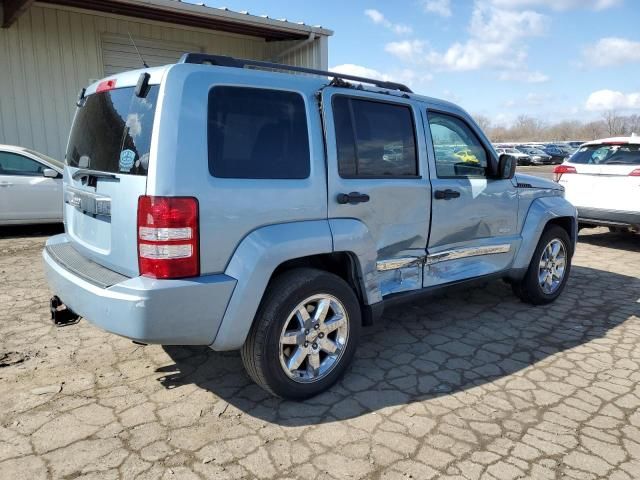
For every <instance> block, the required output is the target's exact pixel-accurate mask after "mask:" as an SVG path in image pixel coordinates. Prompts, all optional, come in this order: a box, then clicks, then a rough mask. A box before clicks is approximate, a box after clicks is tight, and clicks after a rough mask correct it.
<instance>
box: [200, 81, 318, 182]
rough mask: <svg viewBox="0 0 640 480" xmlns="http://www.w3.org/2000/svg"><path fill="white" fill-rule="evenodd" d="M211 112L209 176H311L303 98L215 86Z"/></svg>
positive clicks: (274, 91)
mask: <svg viewBox="0 0 640 480" xmlns="http://www.w3.org/2000/svg"><path fill="white" fill-rule="evenodd" d="M208 110H209V114H208V143H209V145H208V148H209V172H210V173H211V175H213V176H214V177H219V178H248V179H251V178H253V179H303V178H307V177H309V172H310V160H309V135H308V129H307V116H306V109H305V103H304V99H303V98H302V96H301V95H300V94H298V93H295V92H287V91H281V90H269V89H262V88H247V87H214V88H212V89H211V90H210V92H209V104H208Z"/></svg>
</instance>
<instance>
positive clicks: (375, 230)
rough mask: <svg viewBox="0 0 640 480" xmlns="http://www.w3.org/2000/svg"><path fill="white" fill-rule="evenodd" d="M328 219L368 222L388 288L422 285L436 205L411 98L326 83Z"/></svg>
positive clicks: (380, 273) (385, 290)
mask: <svg viewBox="0 0 640 480" xmlns="http://www.w3.org/2000/svg"><path fill="white" fill-rule="evenodd" d="M322 103H323V117H324V121H325V130H326V136H327V156H328V192H329V195H328V213H329V218H330V219H336V218H349V219H356V220H358V221H360V222H362V223H363V224H364V225H365V226H366V228H367V230H368V232H369V234H370V235H371V237H372V239H373V242H374V243H375V248H376V250H377V271H378V278H379V280H380V290H381V293H382V295H383V296H384V295H387V294H390V293H395V292H400V291H407V290H413V289H417V288H421V287H422V261H423V260H424V256H425V253H426V251H425V249H426V245H427V237H428V233H429V215H430V208H431V200H430V199H431V195H430V185H429V180H428V170H427V162H426V145H425V143H424V138H423V136H422V135H419V134H418V130H417V129H418V128H422V118H421V115H420V110H419V108H417V107H415V106H414V105H413V103H412V102H411V101H410V100H409V99H403V98H398V97H393V96H390V95H379V94H373V93H371V92H358V91H349V90H345V89H344V88H331V87H330V88H326V89H324V90H323V97H322Z"/></svg>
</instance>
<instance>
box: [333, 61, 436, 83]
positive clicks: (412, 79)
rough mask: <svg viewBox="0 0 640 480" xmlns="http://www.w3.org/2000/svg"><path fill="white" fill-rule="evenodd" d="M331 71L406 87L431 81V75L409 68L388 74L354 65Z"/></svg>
mask: <svg viewBox="0 0 640 480" xmlns="http://www.w3.org/2000/svg"><path fill="white" fill-rule="evenodd" d="M331 71H332V72H338V73H344V74H346V75H355V76H356V77H366V78H374V79H377V80H384V81H385V82H386V81H388V82H400V83H405V84H408V85H412V84H423V83H426V82H429V81H431V80H432V79H433V75H431V74H424V75H422V74H419V73H417V72H415V71H414V70H411V69H409V68H405V69H401V70H394V71H393V72H390V73H383V72H380V71H378V70H375V69H373V68H369V67H365V66H363V65H356V64H353V63H345V64H342V65H336V66H335V67H332V68H331Z"/></svg>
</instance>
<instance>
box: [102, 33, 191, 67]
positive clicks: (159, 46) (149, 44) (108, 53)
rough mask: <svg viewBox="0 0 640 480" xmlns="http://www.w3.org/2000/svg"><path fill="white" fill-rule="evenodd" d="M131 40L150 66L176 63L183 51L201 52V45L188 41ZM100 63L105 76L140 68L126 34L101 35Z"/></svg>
mask: <svg viewBox="0 0 640 480" xmlns="http://www.w3.org/2000/svg"><path fill="white" fill-rule="evenodd" d="M133 40H134V42H135V43H136V46H137V47H138V50H140V54H141V55H142V57H143V58H144V60H145V62H147V65H149V66H150V67H157V66H160V65H166V64H168V63H176V60H178V59H179V58H180V57H181V56H182V54H183V53H185V52H202V48H201V47H199V46H197V45H191V44H188V43H180V42H169V41H166V40H154V39H149V38H136V37H133ZM102 63H103V66H104V75H105V76H109V75H113V74H114V73H119V72H123V71H125V70H134V69H136V68H142V63H141V62H140V57H139V56H138V53H137V52H136V49H135V47H134V46H133V44H132V43H131V39H130V38H129V36H128V35H103V36H102Z"/></svg>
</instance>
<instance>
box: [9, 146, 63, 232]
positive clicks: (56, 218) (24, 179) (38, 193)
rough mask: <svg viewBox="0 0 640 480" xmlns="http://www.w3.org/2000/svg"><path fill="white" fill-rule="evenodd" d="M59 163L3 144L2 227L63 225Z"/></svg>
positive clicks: (32, 152)
mask: <svg viewBox="0 0 640 480" xmlns="http://www.w3.org/2000/svg"><path fill="white" fill-rule="evenodd" d="M63 168H64V165H63V163H62V162H60V161H59V160H56V159H54V158H51V157H48V156H46V155H44V154H42V153H39V152H36V151H34V150H30V149H28V148H22V147H17V146H12V145H0V225H15V224H30V223H58V222H62V172H63Z"/></svg>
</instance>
